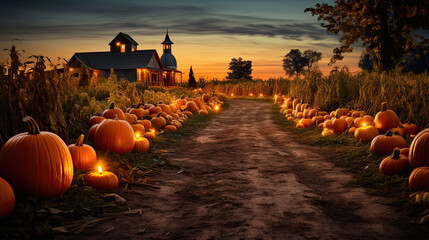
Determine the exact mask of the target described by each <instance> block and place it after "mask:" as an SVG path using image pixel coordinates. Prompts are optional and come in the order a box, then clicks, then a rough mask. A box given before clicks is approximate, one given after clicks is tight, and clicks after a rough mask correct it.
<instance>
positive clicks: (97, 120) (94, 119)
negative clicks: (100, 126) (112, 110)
mask: <svg viewBox="0 0 429 240" xmlns="http://www.w3.org/2000/svg"><path fill="white" fill-rule="evenodd" d="M105 119H106V118H105V117H102V116H92V117H91V118H90V119H89V126H90V127H92V126H94V125H95V124H97V123H101V122H102V121H104V120H105Z"/></svg>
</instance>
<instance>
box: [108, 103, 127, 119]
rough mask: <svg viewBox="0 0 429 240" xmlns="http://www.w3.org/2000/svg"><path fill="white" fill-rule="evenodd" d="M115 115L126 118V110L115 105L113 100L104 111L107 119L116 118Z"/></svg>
mask: <svg viewBox="0 0 429 240" xmlns="http://www.w3.org/2000/svg"><path fill="white" fill-rule="evenodd" d="M115 115H116V116H117V117H118V118H119V119H121V120H125V114H124V112H123V111H122V110H121V109H120V108H117V107H115V103H114V102H112V103H111V104H110V106H109V109H106V110H104V112H103V117H105V118H107V119H114V118H115Z"/></svg>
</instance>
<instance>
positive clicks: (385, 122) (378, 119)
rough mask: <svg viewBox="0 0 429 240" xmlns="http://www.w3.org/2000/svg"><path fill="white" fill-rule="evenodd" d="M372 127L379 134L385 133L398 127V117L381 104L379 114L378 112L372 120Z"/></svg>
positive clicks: (385, 104)
mask: <svg viewBox="0 0 429 240" xmlns="http://www.w3.org/2000/svg"><path fill="white" fill-rule="evenodd" d="M374 125H375V127H376V128H378V130H380V133H385V132H387V131H388V130H390V129H392V128H395V127H397V126H399V117H398V115H396V113H395V112H394V111H392V110H388V109H387V103H386V102H383V103H382V104H381V112H378V113H377V115H375V118H374Z"/></svg>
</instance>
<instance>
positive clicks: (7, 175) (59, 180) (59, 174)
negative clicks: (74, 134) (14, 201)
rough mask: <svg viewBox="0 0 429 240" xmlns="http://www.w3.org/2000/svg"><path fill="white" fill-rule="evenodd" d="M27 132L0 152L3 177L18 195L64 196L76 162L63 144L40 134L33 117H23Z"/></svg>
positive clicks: (49, 135) (0, 171) (18, 136)
mask: <svg viewBox="0 0 429 240" xmlns="http://www.w3.org/2000/svg"><path fill="white" fill-rule="evenodd" d="M23 120H24V122H25V123H26V124H27V126H28V129H29V130H28V132H24V133H20V134H18V135H15V136H13V137H11V138H10V139H9V140H8V141H7V142H6V143H5V145H4V146H3V148H2V150H1V152H0V176H2V177H3V178H4V179H5V180H6V181H8V182H9V183H10V185H11V186H12V187H13V189H14V190H15V191H16V192H20V193H23V194H28V195H33V196H40V197H51V196H56V195H60V194H63V193H65V192H66V191H67V190H68V189H69V187H70V185H71V182H72V179H73V161H72V158H71V155H70V151H69V149H68V148H67V145H66V144H65V143H64V141H63V140H62V139H61V138H60V137H58V136H57V135H55V134H54V133H51V132H45V131H40V129H39V126H38V125H37V123H36V121H35V120H34V119H33V118H32V117H29V116H28V117H24V119H23Z"/></svg>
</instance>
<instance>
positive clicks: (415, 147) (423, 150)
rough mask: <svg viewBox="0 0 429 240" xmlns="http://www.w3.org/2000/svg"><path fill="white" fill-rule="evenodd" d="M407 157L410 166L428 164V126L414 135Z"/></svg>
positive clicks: (415, 166)
mask: <svg viewBox="0 0 429 240" xmlns="http://www.w3.org/2000/svg"><path fill="white" fill-rule="evenodd" d="M409 158H410V166H411V167H412V168H418V167H423V166H429V128H426V129H424V130H423V131H421V132H419V134H417V135H416V136H415V137H414V139H413V141H412V142H411V146H410V154H409Z"/></svg>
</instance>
